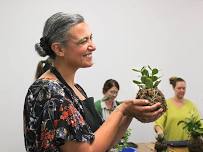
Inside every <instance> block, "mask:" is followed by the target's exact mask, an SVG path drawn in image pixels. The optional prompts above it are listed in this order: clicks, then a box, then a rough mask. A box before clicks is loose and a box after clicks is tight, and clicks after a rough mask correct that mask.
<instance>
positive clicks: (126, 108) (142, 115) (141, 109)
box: [117, 99, 163, 123]
mask: <svg viewBox="0 0 203 152" xmlns="http://www.w3.org/2000/svg"><path fill="white" fill-rule="evenodd" d="M117 108H118V110H120V111H122V112H123V114H124V115H126V116H129V117H135V118H136V119H138V120H139V121H141V122H145V123H147V122H153V121H155V120H156V119H158V118H159V117H160V116H161V115H162V114H163V109H162V108H161V104H160V103H156V104H154V105H150V102H149V101H148V100H145V99H133V100H126V101H124V102H123V103H122V104H121V105H120V106H118V107H117Z"/></svg>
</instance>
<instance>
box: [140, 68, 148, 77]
mask: <svg viewBox="0 0 203 152" xmlns="http://www.w3.org/2000/svg"><path fill="white" fill-rule="evenodd" d="M141 73H142V75H145V76H147V77H149V72H148V71H147V70H146V69H143V70H142V71H141Z"/></svg>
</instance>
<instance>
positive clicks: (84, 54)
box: [64, 22, 96, 69]
mask: <svg viewBox="0 0 203 152" xmlns="http://www.w3.org/2000/svg"><path fill="white" fill-rule="evenodd" d="M68 35H69V39H68V41H67V44H66V46H65V48H64V49H65V51H64V58H65V62H66V64H67V65H68V66H71V67H73V68H76V69H77V68H85V67H90V66H92V65H93V61H92V52H93V51H95V50H96V46H95V45H94V43H93V41H92V33H91V31H90V29H89V26H88V25H87V24H86V23H84V22H83V23H79V24H77V25H75V26H73V27H71V28H70V30H69V32H68Z"/></svg>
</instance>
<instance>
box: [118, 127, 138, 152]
mask: <svg viewBox="0 0 203 152" xmlns="http://www.w3.org/2000/svg"><path fill="white" fill-rule="evenodd" d="M131 133H132V129H130V128H129V129H127V131H126V132H125V134H124V136H123V138H122V139H121V141H120V143H118V144H117V145H116V146H115V151H116V152H136V149H135V148H134V147H131V145H130V144H129V142H128V141H129V136H130V135H131Z"/></svg>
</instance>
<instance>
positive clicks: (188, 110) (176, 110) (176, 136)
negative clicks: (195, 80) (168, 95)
mask: <svg viewBox="0 0 203 152" xmlns="http://www.w3.org/2000/svg"><path fill="white" fill-rule="evenodd" d="M166 103H167V106H168V110H167V111H166V112H165V113H164V114H163V115H162V116H161V117H160V118H159V119H158V120H156V121H155V125H158V126H160V127H161V128H162V129H163V131H164V137H165V139H166V140H167V141H180V140H188V139H189V136H188V134H187V132H186V131H185V130H183V126H182V124H180V125H177V123H178V122H179V121H180V120H184V119H185V118H189V117H190V116H191V115H192V114H193V115H197V116H198V117H199V118H200V114H199V112H198V110H197V108H196V107H195V105H194V104H193V103H192V102H191V101H190V100H187V99H185V101H184V104H183V105H182V106H181V107H177V106H176V105H175V104H174V103H173V102H172V99H168V100H167V101H166Z"/></svg>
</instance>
